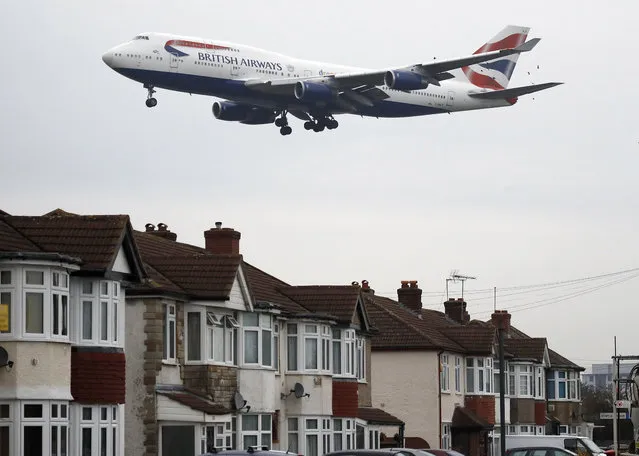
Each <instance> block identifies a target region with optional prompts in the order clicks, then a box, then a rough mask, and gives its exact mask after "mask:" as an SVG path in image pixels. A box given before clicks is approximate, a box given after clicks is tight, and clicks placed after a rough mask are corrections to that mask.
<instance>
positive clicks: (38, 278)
mask: <svg viewBox="0 0 639 456" xmlns="http://www.w3.org/2000/svg"><path fill="white" fill-rule="evenodd" d="M25 282H26V284H27V285H44V272H42V271H27V272H26V273H25Z"/></svg>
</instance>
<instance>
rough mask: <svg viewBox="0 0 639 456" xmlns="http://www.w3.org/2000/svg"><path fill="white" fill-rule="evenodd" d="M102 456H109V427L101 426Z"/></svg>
mask: <svg viewBox="0 0 639 456" xmlns="http://www.w3.org/2000/svg"><path fill="white" fill-rule="evenodd" d="M100 456H107V428H104V427H103V428H100Z"/></svg>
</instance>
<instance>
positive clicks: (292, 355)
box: [287, 325, 297, 371]
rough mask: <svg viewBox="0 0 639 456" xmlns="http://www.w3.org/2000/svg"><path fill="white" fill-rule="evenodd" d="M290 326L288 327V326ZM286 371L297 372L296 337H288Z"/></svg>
mask: <svg viewBox="0 0 639 456" xmlns="http://www.w3.org/2000/svg"><path fill="white" fill-rule="evenodd" d="M289 326H290V325H289ZM287 355H288V370H291V371H296V370H297V337H290V336H289V337H288V348H287Z"/></svg>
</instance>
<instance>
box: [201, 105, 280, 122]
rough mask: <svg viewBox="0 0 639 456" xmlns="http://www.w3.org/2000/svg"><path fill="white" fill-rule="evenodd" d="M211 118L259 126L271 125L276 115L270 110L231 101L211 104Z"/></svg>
mask: <svg viewBox="0 0 639 456" xmlns="http://www.w3.org/2000/svg"><path fill="white" fill-rule="evenodd" d="M213 116H214V117H215V118H216V119H218V120H228V121H233V122H240V123H243V124H248V125H261V124H270V123H273V122H274V121H275V117H276V116H277V113H276V112H275V111H274V110H272V109H266V108H260V107H258V106H251V105H245V104H241V103H234V102H232V101H216V102H215V103H213Z"/></svg>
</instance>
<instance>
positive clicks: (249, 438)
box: [244, 435, 257, 449]
mask: <svg viewBox="0 0 639 456" xmlns="http://www.w3.org/2000/svg"><path fill="white" fill-rule="evenodd" d="M250 446H257V436H256V435H245V436H244V448H245V449H246V448H248V447H250Z"/></svg>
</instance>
